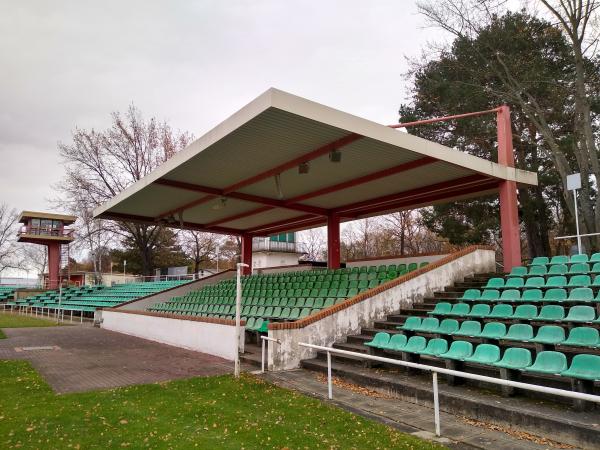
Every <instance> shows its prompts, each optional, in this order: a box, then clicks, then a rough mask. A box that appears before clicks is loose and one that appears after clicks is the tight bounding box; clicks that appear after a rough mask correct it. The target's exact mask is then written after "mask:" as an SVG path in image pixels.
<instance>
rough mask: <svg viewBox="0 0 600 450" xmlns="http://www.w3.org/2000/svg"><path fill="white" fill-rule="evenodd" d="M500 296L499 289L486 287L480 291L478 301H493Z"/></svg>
mask: <svg viewBox="0 0 600 450" xmlns="http://www.w3.org/2000/svg"><path fill="white" fill-rule="evenodd" d="M499 298H500V291H499V290H498V289H486V290H484V291H483V292H482V293H481V297H479V301H487V302H493V301H496V300H498V299H499Z"/></svg>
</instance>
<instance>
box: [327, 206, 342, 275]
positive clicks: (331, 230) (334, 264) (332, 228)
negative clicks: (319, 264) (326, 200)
mask: <svg viewBox="0 0 600 450" xmlns="http://www.w3.org/2000/svg"><path fill="white" fill-rule="evenodd" d="M327 267H328V268H329V269H339V268H340V217H339V216H338V215H335V214H330V215H328V216H327Z"/></svg>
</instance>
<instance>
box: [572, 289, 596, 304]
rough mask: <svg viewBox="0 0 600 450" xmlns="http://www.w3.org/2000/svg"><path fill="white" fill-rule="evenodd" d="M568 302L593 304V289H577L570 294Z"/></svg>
mask: <svg viewBox="0 0 600 450" xmlns="http://www.w3.org/2000/svg"><path fill="white" fill-rule="evenodd" d="M567 300H568V301H570V302H593V301H594V291H592V289H591V288H575V289H572V290H571V292H569V297H568V299H567Z"/></svg>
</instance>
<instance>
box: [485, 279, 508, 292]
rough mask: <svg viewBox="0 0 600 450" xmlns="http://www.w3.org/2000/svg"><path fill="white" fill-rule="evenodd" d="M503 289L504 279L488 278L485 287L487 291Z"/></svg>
mask: <svg viewBox="0 0 600 450" xmlns="http://www.w3.org/2000/svg"><path fill="white" fill-rule="evenodd" d="M503 287H504V278H490V279H489V280H488V282H487V284H486V285H485V288H486V289H488V288H490V289H498V288H503Z"/></svg>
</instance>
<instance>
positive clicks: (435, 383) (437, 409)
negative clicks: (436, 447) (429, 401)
mask: <svg viewBox="0 0 600 450" xmlns="http://www.w3.org/2000/svg"><path fill="white" fill-rule="evenodd" d="M433 414H434V420H435V435H436V436H440V435H441V430H440V428H441V425H440V397H439V393H438V374H437V372H433Z"/></svg>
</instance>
